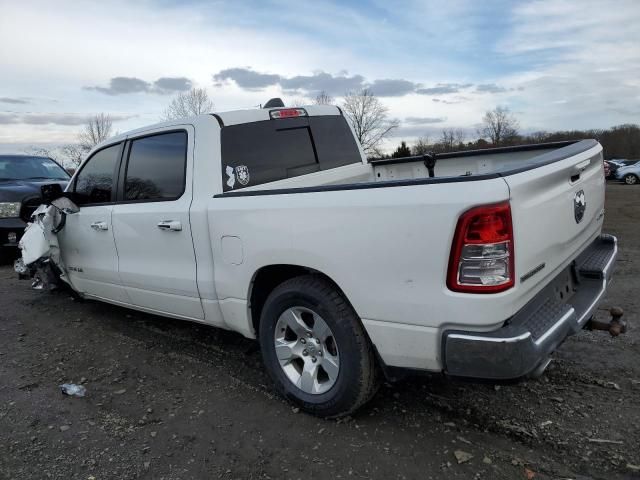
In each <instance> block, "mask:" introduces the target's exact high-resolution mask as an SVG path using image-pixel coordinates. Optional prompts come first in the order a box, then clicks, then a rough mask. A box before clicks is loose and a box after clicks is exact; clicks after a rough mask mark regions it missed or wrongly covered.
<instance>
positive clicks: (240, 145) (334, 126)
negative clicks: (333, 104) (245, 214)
mask: <svg viewBox="0 0 640 480" xmlns="http://www.w3.org/2000/svg"><path fill="white" fill-rule="evenodd" d="M221 142H222V176H223V177H222V178H223V181H222V183H223V185H222V186H223V191H229V190H237V189H238V188H242V187H246V186H253V185H261V184H264V183H268V182H274V181H277V180H282V179H285V178H291V177H296V176H299V175H304V174H307V173H312V172H317V171H319V170H326V169H328V168H335V167H339V166H343V165H348V164H352V163H361V162H362V159H361V157H360V152H359V150H358V147H357V145H356V143H355V140H354V139H353V135H352V134H351V130H350V129H349V126H348V125H347V123H346V121H345V119H344V117H342V116H337V115H333V116H326V117H304V118H287V119H273V120H266V121H261V122H253V123H245V124H240V125H231V126H227V127H223V128H222V132H221Z"/></svg>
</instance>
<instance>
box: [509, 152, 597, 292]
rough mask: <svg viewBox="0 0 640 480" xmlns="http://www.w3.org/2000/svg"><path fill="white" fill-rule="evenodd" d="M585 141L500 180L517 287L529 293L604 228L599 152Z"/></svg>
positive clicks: (565, 263) (551, 153)
mask: <svg viewBox="0 0 640 480" xmlns="http://www.w3.org/2000/svg"><path fill="white" fill-rule="evenodd" d="M588 142H589V141H583V142H580V143H577V144H573V145H571V146H569V147H565V148H563V149H559V150H557V151H554V152H550V153H548V154H545V156H553V155H560V156H562V153H563V151H564V152H566V153H565V154H570V153H573V152H576V153H574V154H572V155H570V156H568V157H567V158H564V159H562V160H559V161H556V162H553V163H549V164H546V165H543V166H540V167H537V168H532V169H529V170H525V171H523V172H521V173H516V174H507V175H505V177H504V178H505V181H506V182H507V184H508V185H509V189H510V195H511V208H512V216H513V229H514V246H515V269H516V286H517V287H518V288H521V289H523V290H529V289H533V288H535V287H536V285H538V284H539V283H540V282H541V281H542V280H544V279H545V278H549V277H551V276H552V275H553V274H554V273H555V272H557V271H558V270H559V269H560V268H562V267H564V266H566V265H567V264H568V263H569V262H570V261H571V260H573V259H575V257H576V256H577V255H578V253H580V252H581V251H582V250H583V249H584V248H585V247H586V245H587V244H588V243H590V242H591V241H592V240H593V238H594V237H595V236H597V235H598V234H599V233H600V231H601V229H602V220H603V216H604V187H605V185H604V168H603V161H602V147H601V146H600V144H597V143H596V144H593V143H588ZM541 158H542V157H541Z"/></svg>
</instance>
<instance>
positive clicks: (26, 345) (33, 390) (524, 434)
mask: <svg viewBox="0 0 640 480" xmlns="http://www.w3.org/2000/svg"><path fill="white" fill-rule="evenodd" d="M639 206H640V188H637V187H626V186H622V185H609V186H608V188H607V216H606V221H605V225H606V228H605V230H606V231H607V232H610V233H613V234H616V235H618V236H619V238H620V243H621V255H620V258H619V261H618V265H617V271H616V276H615V281H614V283H613V285H612V287H611V289H610V291H609V293H608V295H607V297H606V299H605V300H604V302H603V304H602V305H601V309H600V311H599V312H598V316H599V317H600V318H603V319H604V318H607V316H608V315H607V310H608V308H609V307H611V306H613V305H619V306H621V307H623V308H624V309H625V311H626V314H625V318H626V319H627V320H628V321H629V322H630V323H631V325H632V326H631V330H630V331H629V333H628V334H627V335H625V336H622V337H619V338H616V339H612V338H610V337H609V336H608V334H605V333H593V332H582V333H580V334H579V335H576V336H574V337H572V338H570V339H569V340H568V341H567V342H565V343H564V344H563V346H562V347H561V348H560V350H559V351H558V352H557V354H556V355H555V359H554V362H552V364H551V366H550V367H549V369H548V370H547V373H546V374H545V376H543V377H542V378H541V379H539V380H535V381H527V382H523V383H519V384H517V385H510V386H505V385H503V386H496V385H492V384H466V383H459V382H453V381H450V380H447V379H445V378H442V377H441V376H439V375H429V376H422V377H418V378H412V379H407V380H405V381H403V382H401V383H398V384H394V385H384V386H383V387H382V388H381V389H380V391H379V393H378V394H377V395H376V397H375V398H374V399H373V401H372V402H371V403H370V404H368V405H367V406H366V407H364V408H363V409H362V410H361V411H359V412H358V413H357V414H356V415H355V416H354V417H352V418H347V419H342V420H338V421H336V420H333V421H329V420H320V419H317V418H314V417H311V416H307V415H305V414H302V413H300V412H298V411H296V409H293V408H292V407H291V406H290V405H289V404H287V403H286V402H284V401H283V400H281V399H280V398H279V397H277V396H276V395H275V394H274V392H273V390H272V387H271V385H270V383H269V380H268V378H267V376H266V374H265V372H264V370H263V368H262V366H261V362H260V354H259V352H258V351H257V348H256V345H255V344H254V343H253V342H251V341H248V340H246V339H244V338H242V337H240V336H239V335H236V334H233V333H230V332H224V331H220V330H217V329H214V328H210V327H207V326H203V325H197V324H189V323H186V322H180V321H176V320H169V319H164V318H161V317H156V316H153V315H146V314H142V313H138V312H134V311H130V310H126V309H123V308H118V307H114V306H110V305H106V304H100V303H96V302H74V301H72V300H71V299H70V298H69V296H68V295H65V294H61V293H58V294H51V293H41V292H36V291H33V290H31V289H30V288H29V283H28V282H24V281H19V280H17V279H16V276H15V275H14V273H13V272H12V270H11V269H10V268H9V267H6V266H5V267H2V268H0V299H1V300H0V479H5V478H6V479H14V478H15V479H31V478H37V479H40V478H64V479H75V478H78V479H95V480H99V479H130V478H153V479H191V478H194V479H201V478H207V479H208V478H224V479H232V478H241V479H258V478H271V479H281V478H292V479H297V478H300V479H303V478H304V479H314V478H316V479H322V478H332V479H334V478H384V479H392V478H398V479H413V478H420V479H430V478H465V479H466V478H488V479H493V478H508V479H518V478H522V479H532V478H536V479H545V478H581V479H584V478H602V479H605V478H606V479H615V478H640V409H639V406H640V348H639V346H640V333H639V331H638V330H637V329H634V328H633V327H634V325H635V324H636V323H637V320H638V312H639V308H640V306H639V299H638V295H637V292H638V289H639V288H640V274H639V273H640V260H638V253H639V251H640V207H639ZM65 382H75V383H82V384H83V385H85V386H86V388H87V391H88V392H87V396H86V397H84V398H72V397H68V396H64V395H62V394H61V393H60V390H59V388H58V385H59V384H61V383H65Z"/></svg>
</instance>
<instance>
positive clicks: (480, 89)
mask: <svg viewBox="0 0 640 480" xmlns="http://www.w3.org/2000/svg"><path fill="white" fill-rule="evenodd" d="M506 91H507V89H506V88H505V87H501V86H500V85H496V84H495V83H484V84H481V85H478V86H477V87H476V92H477V93H502V92H506Z"/></svg>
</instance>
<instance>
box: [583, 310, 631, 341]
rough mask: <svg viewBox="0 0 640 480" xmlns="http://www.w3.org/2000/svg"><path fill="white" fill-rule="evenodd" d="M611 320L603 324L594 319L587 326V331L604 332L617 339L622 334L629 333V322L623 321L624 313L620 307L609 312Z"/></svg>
mask: <svg viewBox="0 0 640 480" xmlns="http://www.w3.org/2000/svg"><path fill="white" fill-rule="evenodd" d="M609 313H610V314H611V320H610V321H608V322H602V321H600V320H596V319H595V318H592V319H591V320H589V322H588V323H587V325H586V327H585V328H586V329H587V330H604V331H606V332H609V334H610V335H611V336H612V337H617V336H618V335H620V334H621V333H627V322H626V320H623V319H622V315H624V311H623V310H622V309H621V308H620V307H613V308H611V310H609Z"/></svg>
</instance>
